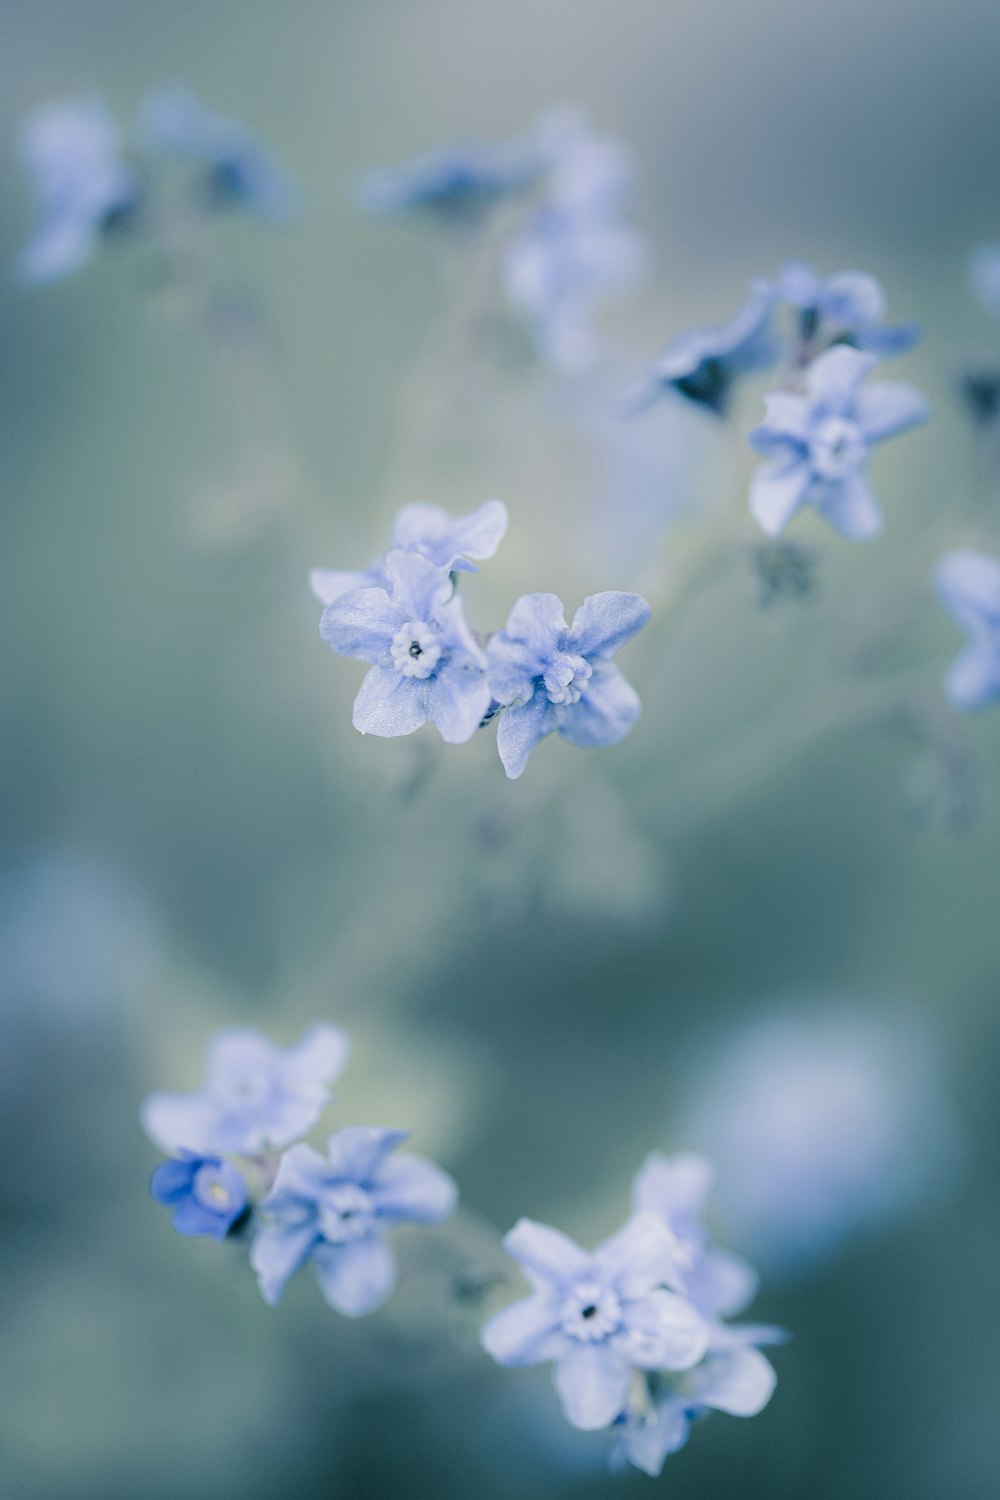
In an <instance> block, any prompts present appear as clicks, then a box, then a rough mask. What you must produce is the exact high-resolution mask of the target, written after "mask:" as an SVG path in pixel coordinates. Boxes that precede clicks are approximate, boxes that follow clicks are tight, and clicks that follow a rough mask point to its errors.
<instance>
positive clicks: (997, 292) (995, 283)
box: [969, 245, 1000, 317]
mask: <svg viewBox="0 0 1000 1500" xmlns="http://www.w3.org/2000/svg"><path fill="white" fill-rule="evenodd" d="M969 284H970V286H971V287H972V290H973V292H974V293H975V294H976V296H977V297H978V299H979V301H980V303H981V304H982V306H983V307H984V308H985V310H986V311H987V312H988V313H992V315H993V316H994V317H1000V245H980V246H979V248H978V250H974V251H973V252H972V254H971V255H970V257H969Z"/></svg>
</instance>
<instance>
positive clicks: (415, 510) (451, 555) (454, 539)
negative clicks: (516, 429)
mask: <svg viewBox="0 0 1000 1500" xmlns="http://www.w3.org/2000/svg"><path fill="white" fill-rule="evenodd" d="M506 531H507V507H506V506H505V505H504V503H503V501H501V500H487V501H486V502H485V503H484V504H483V505H481V506H480V507H479V509H478V510H474V511H473V512H472V514H471V515H468V516H459V517H457V518H456V517H454V516H450V515H449V514H448V512H447V511H446V510H442V509H441V508H440V506H437V505H404V506H403V509H402V510H401V511H400V512H399V514H398V515H397V517H396V520H395V523H394V524H393V528H392V540H391V542H390V544H389V547H390V551H399V552H414V553H416V555H417V556H418V557H425V558H426V559H427V561H428V562H431V563H433V564H434V566H435V567H436V568H443V569H444V571H445V572H446V573H477V572H478V571H479V569H478V568H477V567H476V565H475V563H473V562H470V560H469V559H470V558H473V557H475V558H477V559H478V560H479V561H480V562H485V561H486V559H487V558H490V557H492V556H493V554H494V552H496V550H497V548H498V547H499V545H500V543H501V542H502V541H503V539H504V535H505V533H506ZM309 586H310V588H311V589H312V591H313V593H314V594H315V595H316V598H317V599H319V600H320V602H321V603H322V604H332V603H333V601H334V599H339V598H340V596H341V594H348V593H350V592H351V591H352V590H353V589H366V588H380V589H387V588H388V587H389V573H388V569H387V568H386V564H385V559H384V558H381V557H379V558H376V559H375V561H374V562H373V563H372V565H371V567H370V568H366V569H365V570H364V571H361V572H353V573H351V572H338V571H337V570H336V569H334V568H314V569H313V570H312V572H311V573H310V575H309Z"/></svg>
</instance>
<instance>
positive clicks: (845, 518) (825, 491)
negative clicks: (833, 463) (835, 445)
mask: <svg viewBox="0 0 1000 1500" xmlns="http://www.w3.org/2000/svg"><path fill="white" fill-rule="evenodd" d="M814 493H815V496H816V509H817V510H818V511H819V512H820V514H821V515H823V516H824V517H825V518H826V519H827V520H828V521H829V522H830V525H831V526H833V527H834V529H835V530H836V531H839V532H840V534H841V536H844V537H847V538H848V539H849V540H850V541H854V542H862V541H867V539H868V538H869V537H873V536H877V535H878V533H879V532H880V531H881V530H882V512H881V511H880V510H879V508H878V501H877V500H876V499H875V495H874V493H873V492H872V487H871V485H870V484H869V483H868V480H867V478H866V477H865V475H864V474H854V475H852V476H851V478H850V479H843V480H841V481H840V482H839V483H837V484H828V485H823V486H822V487H819V486H817V488H816V490H815V491H814Z"/></svg>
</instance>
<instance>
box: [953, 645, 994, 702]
mask: <svg viewBox="0 0 1000 1500" xmlns="http://www.w3.org/2000/svg"><path fill="white" fill-rule="evenodd" d="M944 690H945V693H946V695H947V696H948V698H949V699H950V700H951V702H952V703H954V705H955V707H956V708H988V707H989V706H990V705H991V704H993V703H995V702H996V701H997V699H998V698H1000V645H998V644H991V643H989V642H986V641H972V642H970V644H969V645H968V646H966V648H965V650H964V651H962V652H960V653H959V655H958V656H957V657H956V658H955V660H954V661H953V662H952V664H951V666H950V667H949V668H948V672H947V674H946V676H945V679H944Z"/></svg>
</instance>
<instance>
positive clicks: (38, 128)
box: [15, 99, 140, 283]
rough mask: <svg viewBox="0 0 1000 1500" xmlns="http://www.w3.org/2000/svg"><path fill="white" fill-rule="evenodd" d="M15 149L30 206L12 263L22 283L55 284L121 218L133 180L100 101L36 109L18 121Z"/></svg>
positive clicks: (130, 208)
mask: <svg viewBox="0 0 1000 1500" xmlns="http://www.w3.org/2000/svg"><path fill="white" fill-rule="evenodd" d="M18 150H19V154H20V158H21V166H22V168H23V170H24V173H25V176H26V177H27V178H28V181H29V183H30V184H31V187H32V189H33V191H34V194H35V198H36V201H37V211H36V225H35V232H34V234H33V235H32V238H31V239H30V241H29V242H28V244H27V245H26V246H25V247H24V249H23V250H22V251H21V253H20V255H19V256H18V259H17V262H16V267H15V268H16V271H17V274H18V275H19V276H20V278H21V279H22V280H23V281H27V282H32V283H41V282H46V281H55V280H57V279H58V278H59V277H60V276H68V275H70V274H71V273H72V272H73V271H77V270H79V269H80V267H81V266H82V265H83V264H84V263H85V262H86V261H87V260H89V258H90V256H91V255H92V254H93V252H94V250H95V249H96V247H97V244H98V242H99V240H100V237H101V235H102V233H104V232H106V231H108V230H110V229H112V228H113V227H114V226H115V225H118V224H123V223H125V222H127V221H128V219H129V218H130V217H131V215H132V214H133V213H134V211H135V210H136V208H137V206H138V202H139V192H140V188H139V179H138V177H137V175H136V173H135V172H134V170H133V169H132V168H131V167H130V166H129V165H128V164H127V163H126V162H125V161H123V160H122V157H121V155H120V153H119V148H118V139H117V132H116V130H115V124H114V121H113V120H112V118H111V116H110V114H109V113H108V111H107V109H106V108H105V106H104V105H103V104H102V103H101V102H100V101H99V100H89V99H81V100H76V101H74V102H72V103H67V104H48V105H45V106H44V107H43V108H41V109H38V110H36V111H35V112H34V114H32V115H29V116H28V118H27V120H26V121H25V122H24V125H23V126H22V129H21V133H20V138H19V141H18Z"/></svg>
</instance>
